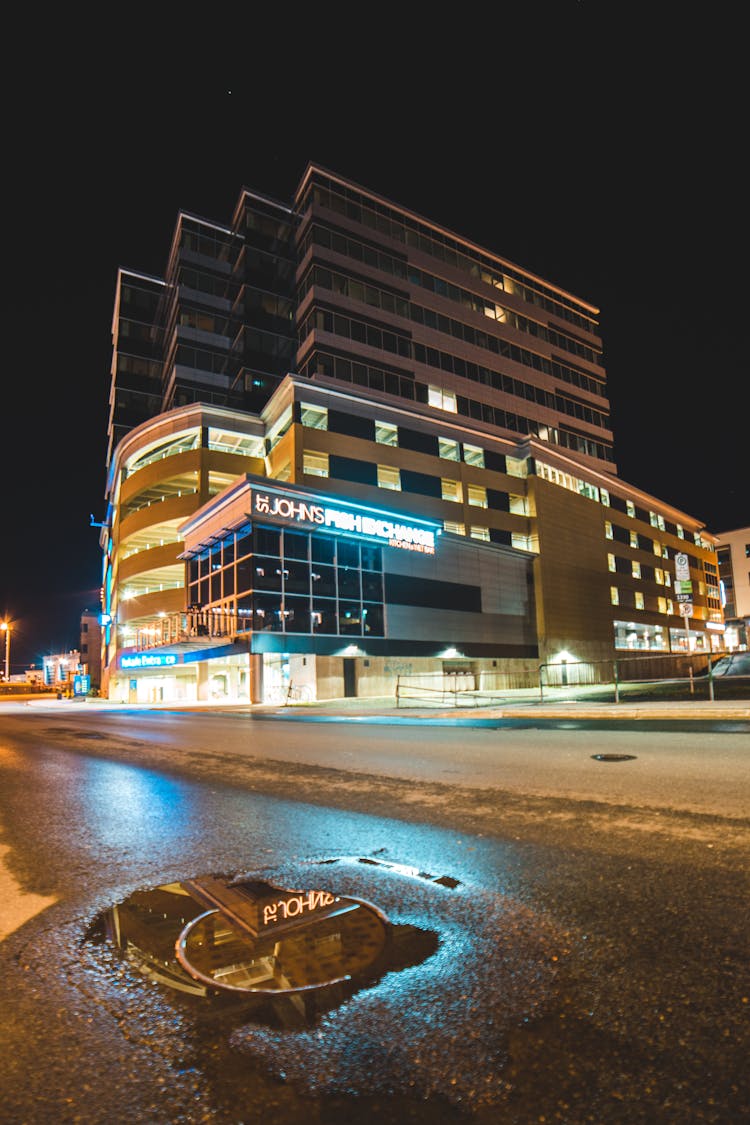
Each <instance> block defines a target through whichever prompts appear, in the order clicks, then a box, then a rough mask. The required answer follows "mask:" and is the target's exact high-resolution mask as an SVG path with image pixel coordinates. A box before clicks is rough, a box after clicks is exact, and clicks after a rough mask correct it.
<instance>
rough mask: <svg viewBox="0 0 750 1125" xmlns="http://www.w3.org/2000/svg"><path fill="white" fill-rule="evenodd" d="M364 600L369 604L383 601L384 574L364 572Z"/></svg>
mask: <svg viewBox="0 0 750 1125" xmlns="http://www.w3.org/2000/svg"><path fill="white" fill-rule="evenodd" d="M362 598H363V600H364V601H368V602H382V600H383V576H382V574H375V573H368V572H367V571H364V572H363V574H362Z"/></svg>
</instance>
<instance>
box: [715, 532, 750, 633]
mask: <svg viewBox="0 0 750 1125" xmlns="http://www.w3.org/2000/svg"><path fill="white" fill-rule="evenodd" d="M716 539H717V549H716V553H717V555H718V559H719V578H720V581H721V588H722V598H723V603H724V617H725V620H726V643H727V648H730V649H747V648H748V640H749V638H750V527H739V528H737V529H736V530H735V531H722V532H720V533H719V534H717V536H716Z"/></svg>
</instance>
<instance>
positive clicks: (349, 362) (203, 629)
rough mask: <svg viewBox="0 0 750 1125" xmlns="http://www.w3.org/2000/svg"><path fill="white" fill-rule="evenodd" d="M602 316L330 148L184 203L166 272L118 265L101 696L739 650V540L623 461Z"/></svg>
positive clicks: (384, 687)
mask: <svg viewBox="0 0 750 1125" xmlns="http://www.w3.org/2000/svg"><path fill="white" fill-rule="evenodd" d="M597 317H598V310H597V309H596V308H595V307H594V306H592V305H590V304H589V303H588V302H586V301H583V300H581V299H580V298H577V297H575V296H574V295H572V294H569V293H566V292H565V291H563V290H561V289H560V288H559V287H557V286H555V285H554V284H552V283H550V282H548V281H545V280H543V279H541V278H539V277H536V276H535V275H533V274H531V273H529V272H528V271H525V270H523V269H522V268H521V267H519V266H517V265H515V264H513V263H510V262H508V261H506V260H505V259H502V258H500V257H499V256H497V255H495V254H494V253H492V252H490V251H488V250H486V249H484V248H482V247H479V246H477V245H475V244H473V243H471V242H469V241H467V240H466V239H463V238H461V237H460V236H458V235H456V234H455V233H453V232H451V231H448V230H446V229H444V228H442V227H440V226H438V225H436V224H435V223H433V222H431V221H429V220H427V219H425V218H423V217H421V216H418V215H416V214H414V213H412V212H410V211H407V210H404V209H403V208H401V207H399V206H397V205H396V204H394V203H391V202H390V201H388V200H385V199H383V198H381V197H379V196H377V195H375V194H373V193H372V192H369V191H367V190H366V189H364V188H362V187H360V186H358V185H356V184H353V183H350V182H348V181H345V180H343V179H342V178H341V177H339V176H336V175H334V174H333V173H331V172H329V171H327V170H325V169H322V168H320V167H318V166H315V165H310V166H309V167H308V168H307V169H306V171H305V173H304V175H303V177H302V180H301V183H300V185H299V187H298V189H297V191H296V193H295V195H294V198H293V200H292V201H291V202H290V203H289V204H288V205H287V204H281V203H278V202H276V201H273V200H270V199H268V198H266V197H264V196H261V195H259V194H257V193H254V192H250V191H247V190H243V191H242V192H241V193H240V197H239V200H238V203H237V207H236V209H235V212H234V214H233V216H232V218H231V220H230V221H229V222H227V223H226V224H220V223H215V222H210V221H207V220H205V219H201V218H199V217H197V216H195V215H190V214H188V213H181V214H180V215H179V216H178V219H177V223H176V227H175V232H174V237H173V240H172V244H171V248H170V252H169V255H168V261H167V268H166V270H165V274H164V277H163V278H155V277H147V276H145V275H143V274H140V273H137V272H131V271H126V270H121V271H120V273H119V275H118V279H117V295H116V301H115V314H114V319H113V363H112V373H111V374H112V386H111V394H110V421H109V436H108V465H107V502H108V510H107V518H106V521H105V526H104V527H103V529H102V537H101V542H102V548H103V552H104V571H103V591H104V594H103V609H104V621H105V623H106V624H105V630H104V648H103V668H102V678H103V690H104V691H105V693H106V694H109V695H110V696H111V697H114V698H127V699H134V700H146V699H168V698H209V697H211V696H212V695H219V696H222V697H228V698H237V699H253V700H255V699H259V698H275V697H278V694H279V693H280V692H283V691H284V690H289V685H290V684H292V685H294V686H295V687H296V688H297V689H298V690H303V689H304V690H305V691H306V692H308V693H311V694H313V695H319V694H321V693H322V692H325V693H327V694H332V695H333V694H352V693H354V692H357V693H359V694H380V693H382V692H383V691H387V692H390V691H392V689H393V684H394V679H395V677H396V676H397V675H399V674H401V673H403V674H406V673H407V671H408V674H410V675H416V674H419V673H425V674H426V673H434V672H440V673H445V674H447V675H470V676H472V677H475V679H481V677H486V676H490V675H499V674H500V672H502V673H504V674H507V675H510V674H514V675H515V674H517V675H518V676H522V675H527V676H528V675H530V674H532V673H534V674H535V673H536V670H537V669H538V666H539V664H540V663H542V664H546V663H552V662H555V661H561V660H578V661H581V660H583V661H590V662H597V661H602V660H607V659H611V658H612V656H613V654H614V653H615V652H618V651H628V650H631V651H639V652H641V651H648V652H674V651H691V652H692V651H696V650H697V651H709V650H711V649H713V648H720V647H721V646H722V630H723V616H722V612H721V604H720V599H719V580H718V565H717V560H716V554H715V540H714V539H713V537H712V536H710V535H709V534H708V533H707V532H706V531H705V529H704V527H703V526H702V525H701V524H700V523H699V521H696V520H695V519H693V518H692V517H690V516H689V515H687V514H685V513H682V512H678V511H676V510H674V509H672V508H671V507H670V506H669V505H666V504H664V503H663V502H661V501H659V500H658V499H656V498H654V497H650V496H648V495H646V494H644V493H642V492H639V491H638V490H636V489H634V488H632V487H630V486H628V485H627V484H626V483H625V482H623V481H621V480H620V479H619V477H618V476H617V466H616V462H615V458H614V445H613V435H612V432H611V429H610V425H609V404H608V400H607V393H606V373H605V370H604V366H603V363H602V344H601V339H600V337H599V334H598V321H597ZM264 482H265V483H264ZM264 489H265V492H266V493H267V495H268V497H269V506H268V507H267V508H266V509H265V510H263V511H261V510H259V509H255V510H254V511H253V514H252V515H251V506H252V504H253V503H254V502H255V501H256V499H257V498H258V497H259V496H261V495H262V494H264V493H263V490H264ZM271 497H273V498H274V500H273V504H275V508H274V511H272V510H271V508H272V503H271V499H270V498H271ZM295 506H296V509H295V510H298V511H303V510H306V509H308V508H315V509H319V510H322V511H324V512H325V511H327V510H329V509H330V510H331V511H335V512H338V513H339V514H340V519H341V525H340V526H338V525H334V524H331V523H330V522H329V523H327V524H325V525H324V526H320V525H317V526H313V525H310V526H308V525H307V524H304V521H303V524H304V526H303V525H302V524H301V525H300V526H299V527H296V528H295V527H294V526H293V524H292V523H290V522H289V520H288V519H287V518H286V517H284V516H283V515H280V513H283V512H284V511H286V510H287V509H288V510H290V511H291V510H292V509H293V508H295ZM322 518H323V519H326V518H327V517H326V516H323V517H322ZM378 523H380V524H382V525H383V526H389V527H394V526H398V527H399V528H401V530H402V531H404V529H407V530H409V533H410V534H411V535H412V537H413V539H412V541H411V549H410V548H409V547H407V546H406V545H405V544H406V543H407V542H408V535H407V537H406V539H404V537H403V536H399V535H396V536H394V537H392V538H389V539H387V540H383V539H382V538H381V539H379V538H378V535H375V536H374V537H373V536H371V535H368V534H367V533H363V532H361V528H362V527H363V526H367V527H370V528H372V527H373V526H375V525H376V524H378ZM357 528H360V531H359V532H357V531H356V529H357ZM419 529H421V530H422V531H423V532H424V533H425V534H427V535H428V538H429V536H430V535H431V536H432V543H431V547H432V549H431V550H430V551H427V550H417V549H415V548H416V546H417V542H416V539H418V536H417V534H416V533H417V531H418V530H419ZM295 535H297V536H298V537H299V538H298V541H296V542H295V540H294V536H295ZM414 537H416V538H414ZM303 539H304V543H303V542H302V540H303ZM355 540H356V544H357V548H356V551H354V547H353V544H354V543H355ZM272 543H273V544H275V547H274V550H275V551H276V553H274V551H272V550H270V549H269V544H272ZM288 544H292V548H291V549H293V550H297V551H303V550H304V551H305V552H306V554H305V555H304V557H301V556H299V555H296V556H291V555H289V553H288V550H287V546H288ZM422 546H423V547H424V546H425V544H424V543H423V544H422ZM240 550H242V551H244V552H245V554H244V556H243V558H245V559H248V560H251V562H252V566H251V563H250V562H248V563H246V565H245V566H244V568H241V567H240V565H239V557H238V556H237V552H238V551H240ZM353 551H354V554H356V557H357V560H358V561H357V563H356V564H353V563H350V562H346V563H342V562H341V559H342V558H343V559H346V558H347V557H349V556H350V555H351V552H353ZM320 555H323V556H325V558H326V560H327V561H325V563H324V562H323V558H321V557H320ZM292 557H294V558H295V560H296V562H295V565H294V566H292V565H290V562H291V559H292ZM259 559H265V560H266V561H265V562H262V561H260V562H259V561H258V560H259ZM297 562H298V563H300V564H304V567H306V568H307V569H306V570H304V576H303V573H302V569H304V568H302V569H301V568H300V567H297V566H296V563H297ZM374 562H376V563H377V565H375V566H372V565H370V564H372V563H374ZM317 563H320V564H321V566H320V567H318V566H314V565H313V564H317ZM326 567H330V568H333V569H332V570H326V569H325V568H326ZM352 569H354V570H355V571H356V582H354V583H353V585H352V581H353V580H352V575H351V573H350V571H351V570H352ZM261 571H263V573H260V572H261ZM318 573H319V575H320V576H319V577H318V578H314V577H313V575H315V574H318ZM293 575H296V577H293ZM326 578H328V579H329V580H330V581H329V586H328V589H329V593H323V592H322V591H323V590H324V586H323V585H321V583H322V582H324V580H325V579H326ZM305 582H307V586H306V587H305V588H303V586H304V583H305ZM313 583H315V584H316V585H315V586H313ZM354 587H356V590H355V591H354V593H352V590H354ZM376 587H377V589H376ZM347 591H349V593H347ZM366 591H370V592H373V591H375V593H376V594H377V596H373V597H372V598H370V597H368V596H366ZM350 593H351V596H350ZM680 607H682V610H680ZM261 610H262V611H263V613H262V614H261V612H260V611H261ZM347 653H348V655H347ZM347 661H354V662H355V663H354V664H351V663H346V662H347Z"/></svg>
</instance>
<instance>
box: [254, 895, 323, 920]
mask: <svg viewBox="0 0 750 1125" xmlns="http://www.w3.org/2000/svg"><path fill="white" fill-rule="evenodd" d="M335 901H336V899H335V898H334V897H333V895H332V894H331V892H330V891H307V892H306V893H304V894H296V895H291V896H290V897H289V898H280V899H277V901H276V902H269V903H267V904H266V905H265V906H264V907H263V925H264V926H270V925H273V923H274V922H283V921H285V920H286V919H287V918H297V917H299V915H300V914H312V913H314V912H315V911H316V910H320V909H321V908H322V907H324V906H332V905H333V903H334V902H335Z"/></svg>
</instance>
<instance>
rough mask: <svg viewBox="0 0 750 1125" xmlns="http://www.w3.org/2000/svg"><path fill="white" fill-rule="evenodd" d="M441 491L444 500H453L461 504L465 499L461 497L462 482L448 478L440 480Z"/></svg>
mask: <svg viewBox="0 0 750 1125" xmlns="http://www.w3.org/2000/svg"><path fill="white" fill-rule="evenodd" d="M440 491H441V495H442V497H443V500H453V501H454V502H455V503H457V504H460V503H461V500H462V499H463V497H462V495H461V482H460V481H457V480H448V478H447V477H441V478H440Z"/></svg>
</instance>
